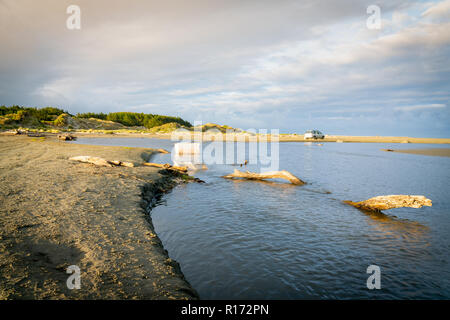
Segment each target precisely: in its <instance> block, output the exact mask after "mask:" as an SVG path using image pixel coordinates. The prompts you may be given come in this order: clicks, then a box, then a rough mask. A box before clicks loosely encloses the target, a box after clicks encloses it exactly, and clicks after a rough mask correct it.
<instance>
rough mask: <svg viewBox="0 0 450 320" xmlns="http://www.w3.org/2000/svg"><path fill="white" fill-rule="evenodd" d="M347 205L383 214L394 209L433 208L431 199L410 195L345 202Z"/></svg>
mask: <svg viewBox="0 0 450 320" xmlns="http://www.w3.org/2000/svg"><path fill="white" fill-rule="evenodd" d="M344 202H345V203H347V204H349V205H351V206H354V207H356V208H358V209H361V210H364V211H373V212H381V210H388V209H394V208H402V207H409V208H421V207H423V206H427V207H431V206H432V203H431V200H430V199H427V198H425V197H424V196H410V195H388V196H378V197H374V198H370V199H368V200H365V201H359V202H353V201H348V200H347V201H344Z"/></svg>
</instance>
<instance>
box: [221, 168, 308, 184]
mask: <svg viewBox="0 0 450 320" xmlns="http://www.w3.org/2000/svg"><path fill="white" fill-rule="evenodd" d="M223 178H226V179H234V178H243V179H248V180H265V179H274V178H279V179H284V180H287V181H289V182H290V183H292V184H296V185H303V184H305V182H304V181H302V180H300V179H299V178H297V177H296V176H294V175H293V174H292V173H290V172H288V171H286V170H282V171H270V172H264V173H254V172H250V171H246V172H243V171H239V170H237V169H234V172H233V173H231V174H228V175H226V176H223Z"/></svg>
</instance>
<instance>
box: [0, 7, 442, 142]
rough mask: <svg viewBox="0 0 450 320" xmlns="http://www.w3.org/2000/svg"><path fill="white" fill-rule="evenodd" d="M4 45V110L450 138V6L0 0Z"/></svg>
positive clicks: (0, 77)
mask: <svg viewBox="0 0 450 320" xmlns="http://www.w3.org/2000/svg"><path fill="white" fill-rule="evenodd" d="M70 5H77V6H79V8H80V10H81V16H80V21H81V25H80V26H81V28H80V29H74V30H71V29H68V28H67V24H66V22H67V19H68V18H70V16H71V14H70V13H69V14H68V13H67V11H66V10H67V7H68V6H70ZM371 5H376V6H378V8H379V9H380V28H378V29H375V28H373V26H374V25H373V24H371V22H373V21H374V20H373V18H374V17H375V16H374V15H373V11H369V13H368V12H367V9H368V7H369V6H371ZM375 18H376V17H375ZM368 19H369V23H368ZM368 24H369V27H368ZM0 44H1V46H0V105H6V106H9V105H23V106H32V107H45V106H56V107H60V108H63V109H66V110H68V111H69V112H70V113H72V114H76V113H78V112H80V113H81V112H117V111H131V112H144V113H156V114H164V115H172V116H180V117H182V118H183V119H186V120H188V121H190V122H192V123H194V121H202V122H203V123H207V122H214V123H219V124H227V125H230V126H233V127H237V128H241V129H244V130H247V129H252V128H253V129H269V130H270V129H279V130H280V132H285V133H286V132H291V133H293V132H295V133H303V132H304V131H306V130H308V129H319V130H321V131H322V132H324V133H326V134H343V135H380V136H389V135H397V136H416V137H446V138H449V137H450V59H449V58H450V0H444V1H407V0H402V1H400V0H377V1H375V0H368V1H366V0H358V1H356V0H340V1H336V0H305V1H300V0H296V1H283V0H277V1H275V0H270V1H269V0H246V1H237V0H222V1H213V0H208V1H196V0H191V1H181V0H179V1H173V0H165V1H149V0H145V1H144V0H142V1H140V0H139V1H138V0H127V1H125V0H123V1H114V0H108V1H103V0H95V1H92V0H69V1H66V0H52V1H50V0H40V1H34V0H0Z"/></svg>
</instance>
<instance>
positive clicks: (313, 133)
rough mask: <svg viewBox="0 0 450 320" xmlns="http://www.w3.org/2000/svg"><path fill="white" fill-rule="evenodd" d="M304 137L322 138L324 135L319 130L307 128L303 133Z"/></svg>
mask: <svg viewBox="0 0 450 320" xmlns="http://www.w3.org/2000/svg"><path fill="white" fill-rule="evenodd" d="M304 138H305V139H323V138H325V135H324V134H323V133H322V132H320V131H319V130H308V131H306V133H305V135H304Z"/></svg>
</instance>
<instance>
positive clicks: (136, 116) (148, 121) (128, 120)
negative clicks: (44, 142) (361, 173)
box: [0, 106, 192, 128]
mask: <svg viewBox="0 0 450 320" xmlns="http://www.w3.org/2000/svg"><path fill="white" fill-rule="evenodd" d="M63 113H66V114H68V115H70V116H72V117H73V115H71V114H70V113H69V112H67V111H65V110H63V109H60V108H55V107H45V108H40V109H38V108H30V107H21V106H11V107H6V106H0V116H6V115H10V116H11V115H12V114H20V116H21V118H23V115H27V116H34V117H36V118H37V119H38V120H39V121H53V120H55V119H56V118H57V117H58V116H59V115H61V114H63ZM75 117H77V118H85V119H88V118H96V119H101V120H108V121H114V122H118V123H121V124H123V125H125V126H128V127H138V126H144V127H146V128H153V127H156V126H161V125H163V124H166V123H170V122H176V123H178V124H180V125H182V126H185V127H192V124H191V123H190V122H188V121H186V120H183V119H182V118H180V117H171V116H163V115H158V114H149V113H137V112H111V113H108V114H106V113H93V112H87V113H78V114H77V115H76V116H75Z"/></svg>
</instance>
